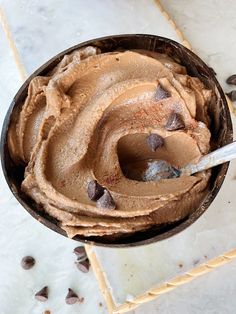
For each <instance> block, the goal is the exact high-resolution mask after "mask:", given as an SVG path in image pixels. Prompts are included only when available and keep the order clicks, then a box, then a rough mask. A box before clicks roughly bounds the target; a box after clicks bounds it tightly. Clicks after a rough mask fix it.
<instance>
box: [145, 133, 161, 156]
mask: <svg viewBox="0 0 236 314" xmlns="http://www.w3.org/2000/svg"><path fill="white" fill-rule="evenodd" d="M146 142H147V144H148V146H149V147H150V148H151V150H152V151H153V152H155V151H156V150H157V149H158V148H159V147H162V146H163V145H164V139H163V137H161V136H160V135H158V134H154V133H152V134H150V135H148V137H147V138H146Z"/></svg>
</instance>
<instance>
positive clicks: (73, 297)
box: [65, 288, 79, 305]
mask: <svg viewBox="0 0 236 314" xmlns="http://www.w3.org/2000/svg"><path fill="white" fill-rule="evenodd" d="M65 301H66V304H69V305H71V304H75V303H77V302H79V297H78V295H77V294H76V293H75V292H74V291H73V290H72V289H70V288H69V289H68V293H67V295H66V298H65Z"/></svg>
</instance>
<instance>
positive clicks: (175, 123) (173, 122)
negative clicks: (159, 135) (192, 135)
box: [166, 112, 185, 131]
mask: <svg viewBox="0 0 236 314" xmlns="http://www.w3.org/2000/svg"><path fill="white" fill-rule="evenodd" d="M184 127H185V125H184V121H183V118H182V116H181V115H180V114H179V113H175V112H173V113H172V114H171V115H170V116H169V119H168V121H167V123H166V130H168V131H174V130H179V129H183V128H184Z"/></svg>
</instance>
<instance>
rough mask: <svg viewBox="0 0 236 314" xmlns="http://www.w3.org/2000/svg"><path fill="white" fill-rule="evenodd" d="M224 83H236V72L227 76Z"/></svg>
mask: <svg viewBox="0 0 236 314" xmlns="http://www.w3.org/2000/svg"><path fill="white" fill-rule="evenodd" d="M226 83H228V84H232V85H236V74H233V75H231V76H229V77H228V78H227V80H226Z"/></svg>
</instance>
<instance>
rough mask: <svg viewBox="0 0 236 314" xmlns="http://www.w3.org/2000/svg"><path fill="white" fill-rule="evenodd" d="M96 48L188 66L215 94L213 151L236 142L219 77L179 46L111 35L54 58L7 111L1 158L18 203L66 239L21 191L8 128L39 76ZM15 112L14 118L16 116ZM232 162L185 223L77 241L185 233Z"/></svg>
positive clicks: (216, 173)
mask: <svg viewBox="0 0 236 314" xmlns="http://www.w3.org/2000/svg"><path fill="white" fill-rule="evenodd" d="M88 45H93V46H96V47H99V48H100V49H101V51H102V52H109V51H115V50H123V49H124V50H128V49H145V50H150V51H156V52H160V53H166V54H167V55H169V56H171V57H172V58H173V59H175V60H176V61H177V62H179V63H180V64H182V65H184V66H185V67H186V69H187V72H188V74H190V75H192V76H196V77H198V78H199V79H200V80H201V81H202V82H204V84H205V85H206V86H207V87H208V88H209V89H211V90H212V91H213V95H214V96H213V97H212V101H211V104H210V105H209V115H210V117H211V126H210V129H211V133H212V140H211V146H212V148H213V149H215V148H217V147H220V146H223V145H226V144H227V143H230V142H232V133H233V132H232V123H231V118H230V113H229V109H228V105H227V101H226V99H225V96H224V93H223V91H222V89H221V87H220V85H219V83H218V81H217V80H216V78H215V75H214V73H213V71H212V69H210V68H209V67H208V66H207V65H206V64H205V63H204V62H203V61H202V60H201V59H200V58H198V57H197V56H196V55H195V54H194V53H192V52H191V51H190V50H188V49H187V48H185V47H183V46H182V45H180V44H179V43H177V42H175V41H173V40H170V39H167V38H163V37H159V36H153V35H118V36H108V37H103V38H99V39H95V40H90V41H87V42H84V43H82V44H79V45H76V46H73V47H71V48H69V49H67V50H65V51H63V52H62V53H60V54H58V55H57V56H55V57H53V58H52V59H51V60H49V61H48V62H47V63H45V64H44V65H42V66H41V67H40V68H39V69H38V70H36V71H35V72H34V73H33V74H32V75H31V76H30V77H29V78H28V79H27V80H26V82H25V83H24V84H23V85H22V87H21V88H20V90H19V91H18V93H17V94H16V95H15V97H14V99H13V101H12V103H11V106H10V108H9V110H8V112H7V115H6V118H5V121H4V125H3V129H2V136H1V159H2V167H3V172H4V175H5V178H6V181H7V183H8V185H9V187H10V189H11V190H12V192H13V194H14V195H15V197H16V198H17V200H18V201H19V202H20V203H21V204H22V205H23V207H24V208H25V209H26V210H27V211H28V212H29V213H30V214H31V215H32V216H33V217H34V218H36V219H37V220H38V221H40V222H41V223H43V224H44V225H46V226H47V227H49V228H50V229H52V230H54V231H56V232H58V233H60V234H62V235H64V236H66V233H65V231H64V230H63V229H61V228H60V227H59V224H58V221H57V220H56V219H54V218H52V217H51V216H49V215H48V214H46V213H45V212H44V211H43V210H42V208H40V207H39V206H38V205H37V204H36V203H35V202H34V201H33V200H32V199H30V198H29V197H27V196H26V195H25V194H24V193H22V191H21V182H22V180H23V176H24V167H19V166H16V165H15V164H14V162H13V161H12V159H11V157H10V155H9V151H8V145H7V132H8V127H9V124H10V122H11V119H12V117H13V116H15V115H17V113H18V112H19V111H20V110H21V107H22V104H23V101H24V99H25V98H26V95H27V89H28V85H29V82H30V81H31V79H32V78H33V77H35V76H37V75H46V74H47V73H48V72H49V71H50V70H51V69H53V68H54V67H55V65H56V64H57V63H59V62H60V61H61V59H62V58H63V56H64V55H65V54H68V53H70V52H72V51H73V50H75V49H78V48H82V47H86V46H88ZM12 113H14V115H12ZM227 168H228V163H226V164H223V165H221V166H218V167H215V168H213V171H212V176H211V180H210V189H209V193H208V195H207V196H206V198H205V200H204V201H203V202H202V204H201V206H199V208H198V209H197V210H196V211H195V212H193V213H192V214H191V215H190V216H188V217H187V218H185V219H184V220H182V221H179V222H177V223H174V224H170V225H165V226H163V227H161V228H160V227H158V228H152V229H149V230H148V231H145V232H137V233H135V234H133V235H131V236H127V237H125V238H120V239H111V238H110V237H109V238H106V237H89V238H86V237H82V236H76V237H75V238H74V239H75V240H78V241H81V242H86V243H89V244H95V245H103V246H110V247H130V246H136V245H142V244H148V243H153V242H157V241H160V240H162V239H165V238H168V237H170V236H173V235H175V234H177V233H178V232H180V231H181V230H184V229H185V228H186V227H187V226H189V225H191V224H192V223H193V222H194V221H196V220H197V219H198V218H199V217H200V216H201V214H202V213H203V212H204V211H205V210H206V209H207V208H208V207H209V205H210V204H211V202H212V201H213V199H214V198H215V196H216V194H217V193H218V191H219V189H220V187H221V185H222V183H223V181H224V177H225V175H226V172H227Z"/></svg>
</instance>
